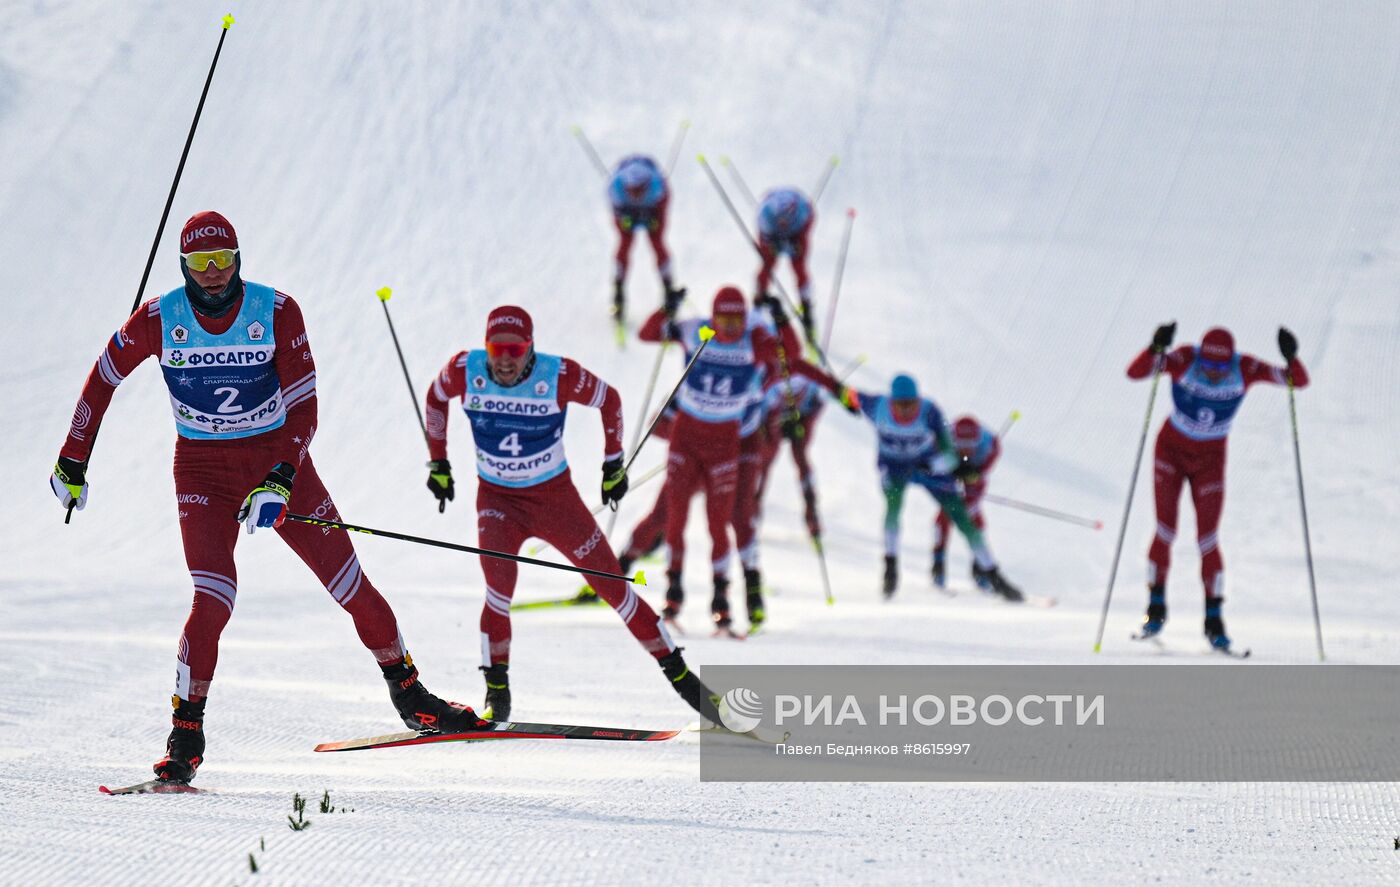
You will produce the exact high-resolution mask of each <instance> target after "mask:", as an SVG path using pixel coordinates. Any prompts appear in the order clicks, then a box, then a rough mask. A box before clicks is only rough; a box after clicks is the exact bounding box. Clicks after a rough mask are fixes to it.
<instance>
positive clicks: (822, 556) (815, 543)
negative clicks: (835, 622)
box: [812, 536, 836, 607]
mask: <svg viewBox="0 0 1400 887" xmlns="http://www.w3.org/2000/svg"><path fill="white" fill-rule="evenodd" d="M812 547H813V548H815V549H816V550H817V563H819V564H821V570H822V588H823V589H824V590H825V591H826V605H827V606H828V607H830V606H831V605H832V604H835V603H836V597H835V596H834V595H833V594H832V593H831V575H830V574H829V573H828V572H827V569H826V546H825V545H822V538H821V537H820V536H813V537H812Z"/></svg>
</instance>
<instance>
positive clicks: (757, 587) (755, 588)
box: [744, 568, 768, 634]
mask: <svg viewBox="0 0 1400 887" xmlns="http://www.w3.org/2000/svg"><path fill="white" fill-rule="evenodd" d="M744 598H745V599H744V603H745V604H747V605H748V610H749V634H753V633H754V632H756V631H758V630H759V629H760V628H761V627H762V626H763V620H765V619H767V618H768V611H767V609H766V608H765V607H764V606H763V576H762V575H761V574H760V573H759V572H758V570H757V569H752V570H750V569H748V568H745V569H744Z"/></svg>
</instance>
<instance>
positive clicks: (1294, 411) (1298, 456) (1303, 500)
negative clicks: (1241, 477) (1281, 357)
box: [1284, 370, 1327, 662]
mask: <svg viewBox="0 0 1400 887" xmlns="http://www.w3.org/2000/svg"><path fill="white" fill-rule="evenodd" d="M1284 378H1285V379H1286V380H1287V381H1288V418H1289V421H1290V423H1291V424H1292V426H1293V465H1294V467H1295V468H1296V469H1297V471H1298V507H1299V509H1300V510H1301V511H1302V513H1303V551H1304V553H1305V554H1306V555H1307V560H1308V589H1309V590H1310V591H1311V592H1312V612H1313V628H1314V629H1315V630H1316V632H1317V658H1318V661H1319V662H1325V661H1326V660H1327V654H1326V653H1324V652H1323V650H1322V616H1321V615H1320V614H1319V613H1318V610H1317V577H1316V575H1315V574H1314V573H1313V556H1312V534H1311V533H1310V532H1309V531H1308V500H1307V497H1306V496H1305V495H1304V494H1303V456H1302V451H1301V450H1300V449H1299V446H1298V407H1297V404H1296V402H1295V400H1294V397H1293V373H1292V372H1291V371H1290V370H1284Z"/></svg>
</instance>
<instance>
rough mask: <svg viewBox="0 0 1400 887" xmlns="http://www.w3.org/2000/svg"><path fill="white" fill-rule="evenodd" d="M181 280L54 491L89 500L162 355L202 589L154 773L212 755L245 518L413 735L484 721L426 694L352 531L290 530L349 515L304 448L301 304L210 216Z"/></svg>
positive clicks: (88, 393)
mask: <svg viewBox="0 0 1400 887" xmlns="http://www.w3.org/2000/svg"><path fill="white" fill-rule="evenodd" d="M180 250H181V255H180V269H181V271H182V272H183V274H184V277H185V283H184V285H183V286H182V287H179V288H177V289H173V290H171V291H170V292H168V293H166V294H165V295H163V296H161V297H159V298H156V299H151V300H150V301H148V302H146V303H145V304H144V305H141V306H140V307H139V308H138V309H137V310H136V313H135V314H133V315H132V316H131V318H130V319H129V320H127V322H126V323H125V324H123V325H122V328H121V329H120V330H118V331H117V334H116V335H115V336H113V337H112V340H111V341H110V342H108V344H107V348H106V349H105V350H104V351H103V352H102V355H101V357H99V358H98V360H97V364H96V366H94V367H93V369H92V372H90V373H89V374H88V378H87V383H86V384H85V385H84V386H83V393H82V396H81V398H80V399H79V400H78V407H77V410H76V411H75V412H74V414H73V423H72V426H71V427H70V429H69V431H68V439H67V440H66V441H65V442H64V444H63V448H62V450H61V451H60V455H59V459H58V465H57V467H56V468H55V469H54V474H53V478H52V480H51V485H52V487H53V491H54V493H55V495H57V496H58V498H59V501H60V502H61V503H63V504H64V505H65V506H68V505H70V504H71V505H74V506H75V507H77V508H79V509H81V508H83V507H84V506H85V505H86V503H87V493H88V485H87V482H86V474H87V458H88V455H89V453H90V452H91V448H92V440H93V438H94V437H95V436H96V434H97V427H98V424H99V423H100V422H101V420H102V416H103V414H104V413H105V412H106V410H107V406H108V405H109V404H110V403H111V400H112V395H113V394H114V393H115V392H116V388H117V386H118V385H119V384H121V382H122V380H123V379H125V378H126V377H127V376H128V375H129V374H130V373H131V372H132V370H134V369H136V367H137V366H138V365H140V364H141V362H142V361H144V360H145V359H146V358H148V357H156V358H158V359H159V360H160V365H161V371H162V373H163V374H164V377H165V384H166V386H167V387H168V388H169V389H170V403H171V406H172V408H173V409H174V413H175V428H176V431H177V432H178V433H179V437H178V438H177V439H176V443H175V499H176V502H177V503H178V504H179V510H180V536H181V539H182V540H183V542H184V548H185V560H186V562H187V563H188V565H189V570H190V576H191V577H192V578H193V579H194V604H193V606H192V607H191V609H190V615H189V619H188V620H187V621H186V622H185V629H184V632H183V634H182V635H181V636H180V646H179V654H178V659H177V662H176V666H175V671H176V686H175V697H174V699H173V705H174V709H175V712H174V715H173V718H172V720H173V729H172V730H171V731H170V738H169V740H168V741H167V743H166V754H165V757H164V758H162V759H161V760H160V761H159V762H157V763H156V765H155V772H156V776H157V777H158V778H159V779H161V780H163V781H169V782H181V783H188V782H189V781H190V779H192V778H193V777H194V775H195V770H196V769H197V768H198V767H199V765H200V763H202V761H203V760H204V748H205V743H204V705H205V700H206V697H207V696H208V694H209V687H210V682H211V681H212V680H213V678H214V665H215V663H216V661H217V660H218V655H219V636H220V634H221V633H222V632H223V629H224V626H225V625H226V624H227V623H228V621H229V617H231V616H232V615H233V604H234V599H235V597H236V596H237V594H238V583H237V579H236V576H237V573H236V571H235V568H234V560H233V549H234V544H235V543H236V542H237V541H238V525H239V522H242V523H243V524H244V525H245V527H246V529H247V531H248V532H249V533H252V532H253V531H254V530H256V529H258V528H266V527H271V528H275V529H276V530H277V533H278V535H280V536H281V537H282V540H283V541H284V542H286V543H287V545H288V546H289V547H291V549H292V551H294V552H296V554H297V556H298V557H300V558H301V559H302V561H303V562H304V563H305V564H306V565H307V566H308V567H310V568H311V571H312V572H313V573H315V574H316V578H318V579H319V580H320V581H321V584H323V585H324V586H325V588H326V590H327V591H328V592H330V594H331V597H333V598H334V599H335V602H336V603H337V604H339V605H340V606H341V607H342V608H343V609H344V610H345V611H346V612H347V613H349V614H350V617H351V618H352V619H353V620H354V622H355V631H356V633H358V634H359V636H360V641H361V642H362V643H363V644H364V645H365V647H366V648H368V649H369V651H370V652H371V653H372V654H373V655H374V657H375V660H376V661H377V662H378V663H379V665H380V668H381V669H382V671H383V674H384V678H385V680H386V681H387V682H388V684H389V694H390V697H391V698H392V700H393V703H394V706H395V707H396V708H397V709H398V711H399V715H400V717H402V718H403V721H404V723H405V724H407V725H408V726H409V727H411V728H413V729H415V730H424V731H442V732H461V731H464V730H470V729H473V728H475V727H477V726H479V725H481V724H482V723H483V721H482V720H481V719H480V718H478V717H477V716H476V714H475V713H474V712H473V711H472V710H471V709H470V708H467V707H465V706H461V705H458V704H456V703H449V702H446V701H444V700H442V699H439V698H438V697H436V696H434V695H433V694H431V693H429V692H428V691H427V689H426V688H425V687H424V686H423V684H422V682H421V681H419V680H418V670H417V668H415V667H414V665H413V660H412V659H411V658H409V656H408V655H407V654H406V652H405V650H404V647H403V641H402V639H401V638H400V637H399V630H398V625H397V623H396V621H395V619H394V613H393V611H392V610H391V609H390V608H389V605H388V603H386V602H385V600H384V598H383V597H382V596H381V595H380V594H379V592H378V591H377V590H376V589H375V587H374V586H373V585H372V584H371V583H370V581H369V579H368V578H367V577H366V576H365V575H364V574H363V573H362V572H361V570H360V564H359V561H358V560H357V559H356V557H355V550H354V549H353V548H352V547H351V545H350V541H349V539H348V538H346V535H345V534H344V533H341V532H333V531H330V530H325V529H320V528H317V527H313V526H310V525H307V524H286V525H284V524H283V518H284V516H285V515H286V513H287V509H288V508H291V509H292V510H294V511H297V512H301V513H304V514H312V515H315V516H317V517H323V518H326V519H328V520H340V517H339V514H338V513H337V512H336V508H335V504H334V503H333V502H332V501H331V497H330V494H329V493H327V492H326V488H325V486H324V485H322V483H321V479H320V477H318V476H317V474H316V467H315V466H314V465H313V464H312V462H311V456H310V455H309V454H308V452H307V449H308V447H310V445H311V438H312V436H313V435H314V434H315V433H316V365H315V363H314V362H313V361H312V358H311V347H310V345H308V344H307V341H306V327H305V326H304V324H303V322H302V316H301V309H300V308H298V307H297V304H296V302H294V301H292V299H291V298H290V297H288V296H285V295H283V294H282V293H279V292H276V291H275V290H273V288H272V287H269V286H264V285H263V284H259V283H252V282H251V281H244V280H243V279H242V277H241V276H240V273H239V272H240V269H241V268H242V258H241V256H240V254H239V248H238V236H237V234H236V233H235V232H234V230H233V226H232V225H231V224H229V222H228V220H227V219H225V218H224V217H223V216H221V215H219V214H218V213H215V212H202V213H199V214H197V215H195V216H193V217H191V218H190V220H189V221H188V222H186V223H185V226H184V230H183V231H181V233H180Z"/></svg>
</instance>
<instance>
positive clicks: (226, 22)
mask: <svg viewBox="0 0 1400 887" xmlns="http://www.w3.org/2000/svg"><path fill="white" fill-rule="evenodd" d="M221 21H222V25H223V27H222V29H221V30H220V31H219V43H218V45H217V46H215V47H214V60H213V61H211V62H210V63H209V73H208V74H207V75H206V76H205V78H204V89H203V91H201V92H200V94H199V104H197V105H195V108H194V120H192V121H190V131H189V134H188V135H186V136H185V147H184V149H183V150H182V151H181V152H180V163H179V165H178V166H176V167H175V178H174V180H172V181H171V183H170V193H169V194H167V195H166V197H165V209H163V210H161V213H160V224H159V225H156V236H155V239H154V240H152V241H151V252H150V255H148V256H146V270H144V271H142V272H141V283H140V285H139V286H137V287H136V298H135V299H134V300H133V301H132V303H131V311H130V312H129V314H135V313H136V309H137V308H140V307H141V298H142V297H143V296H145V295H146V282H147V281H148V280H149V279H150V277H151V266H152V265H154V264H155V261H156V250H157V249H159V247H160V238H161V235H162V234H164V233H165V223H166V221H167V220H168V219H169V218H170V207H171V205H172V204H174V203H175V192H176V190H178V189H179V187H180V177H181V176H182V175H183V174H184V172H185V161H186V160H187V159H189V156H190V146H191V145H192V144H194V132H195V130H196V129H198V128H199V116H200V115H201V114H202V113H204V100H205V99H207V98H208V97H209V84H211V83H213V82H214V69H215V68H217V67H218V66H219V54H220V53H222V52H223V51H224V38H225V37H227V36H228V30H229V28H232V27H233V15H232V14H231V13H230V14H228V15H225V16H224V17H223V19H222V20H221ZM101 430H102V426H101V425H98V426H97V427H96V428H94V429H93V430H92V442H91V443H90V444H89V445H88V458H89V459H91V458H92V451H93V449H94V448H95V447H96V446H97V433H98V432H99V431H101ZM73 504H74V505H75V504H77V503H73ZM72 519H73V505H69V506H68V513H67V514H65V515H64V516H63V522H64V523H65V524H66V523H68V522H69V521H71V520H72Z"/></svg>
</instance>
